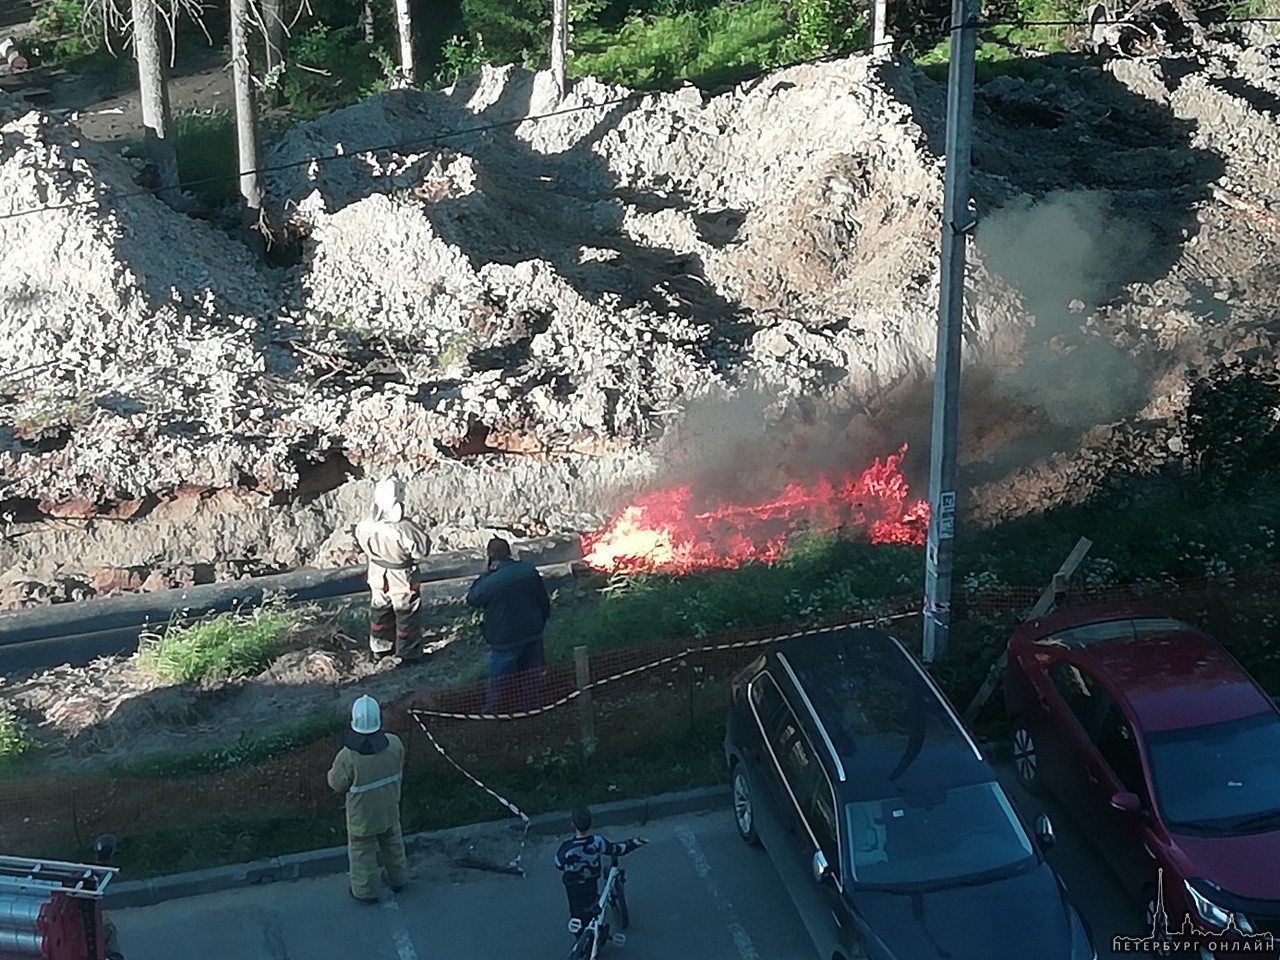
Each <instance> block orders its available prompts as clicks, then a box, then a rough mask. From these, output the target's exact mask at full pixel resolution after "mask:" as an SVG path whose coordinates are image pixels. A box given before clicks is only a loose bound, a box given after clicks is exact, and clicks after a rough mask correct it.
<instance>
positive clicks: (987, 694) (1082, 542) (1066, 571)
mask: <svg viewBox="0 0 1280 960" xmlns="http://www.w3.org/2000/svg"><path fill="white" fill-rule="evenodd" d="M1092 546H1093V541H1092V540H1088V539H1086V538H1085V537H1081V538H1080V539H1079V540H1078V541H1077V542H1076V545H1075V546H1074V547H1072V549H1071V552H1070V553H1069V554H1067V559H1065V560H1063V561H1062V566H1060V567H1059V568H1058V572H1057V573H1055V574H1054V575H1053V579H1052V580H1050V581H1049V585H1048V586H1047V587H1045V588H1044V591H1043V592H1042V593H1041V594H1040V599H1039V600H1037V601H1036V602H1035V605H1034V606H1033V607H1031V609H1030V610H1028V611H1026V613H1024V614H1023V615H1022V616H1021V617H1020V618H1019V619H1020V620H1021V621H1023V622H1026V621H1027V620H1036V619H1038V618H1039V617H1043V616H1044V615H1045V614H1046V613H1048V612H1049V611H1050V610H1051V609H1053V606H1054V604H1056V603H1057V602H1058V600H1059V599H1060V598H1061V597H1062V596H1063V595H1064V594H1065V593H1066V592H1067V587H1068V585H1069V584H1070V582H1071V575H1072V574H1073V573H1075V572H1076V567H1078V566H1080V563H1081V562H1082V561H1083V560H1084V558H1085V555H1086V554H1087V553H1088V552H1089V548H1090V547H1092ZM1008 660H1009V646H1008V644H1007V643H1006V644H1005V648H1004V649H1003V650H1001V651H1000V656H998V657H996V662H995V663H993V664H992V665H991V669H990V670H988V671H987V677H986V679H985V680H983V681H982V686H981V687H979V688H978V692H977V693H976V694H974V696H973V700H972V701H971V702H970V703H969V707H968V709H966V710H965V712H964V722H965V723H966V724H970V723H972V722H973V718H974V717H976V716H977V715H978V711H979V710H981V709H982V707H983V706H984V705H985V704H986V702H987V701H988V700H990V699H991V694H993V693H994V692H995V689H996V687H997V686H999V684H1000V678H1001V677H1002V676H1003V675H1004V668H1005V664H1006V663H1007V662H1008Z"/></svg>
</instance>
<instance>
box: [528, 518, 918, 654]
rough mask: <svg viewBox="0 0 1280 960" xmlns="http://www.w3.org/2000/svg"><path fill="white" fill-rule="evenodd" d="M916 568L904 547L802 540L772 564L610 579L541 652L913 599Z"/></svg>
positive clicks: (552, 632) (557, 621) (635, 642)
mask: <svg viewBox="0 0 1280 960" xmlns="http://www.w3.org/2000/svg"><path fill="white" fill-rule="evenodd" d="M922 564H923V560H922V559H921V552H920V551H919V550H918V549H914V548H911V547H895V546H882V547H871V546H869V545H867V544H862V543H852V542H849V541H846V540H839V539H836V538H835V537H825V536H805V537H802V538H800V539H798V540H796V541H794V542H793V546H792V549H791V551H790V553H789V555H788V556H787V557H786V558H785V559H784V560H782V561H781V562H780V563H778V564H777V565H775V566H772V567H769V566H763V565H751V566H746V567H742V568H740V569H738V570H725V571H712V572H707V573H696V574H691V575H689V576H685V577H669V576H661V575H645V576H637V577H627V578H617V579H615V581H614V582H613V584H612V585H611V586H610V588H609V589H607V590H606V591H605V592H604V593H603V595H602V596H601V598H600V599H599V600H598V601H596V602H594V603H589V604H586V605H584V606H582V607H578V608H569V609H568V610H566V611H565V612H564V614H563V615H560V616H557V617H555V618H553V619H552V621H551V624H550V625H549V627H548V631H547V648H548V655H549V656H551V657H552V658H553V659H563V658H568V657H571V656H572V648H573V647H574V646H576V645H579V644H585V645H587V646H588V647H589V648H590V649H591V650H592V652H600V651H603V650H609V649H615V648H618V647H634V646H643V645H645V644H649V643H654V642H655V641H665V640H683V639H691V640H696V639H699V638H702V637H706V636H709V635H711V634H714V633H721V632H724V631H730V630H746V629H753V628H758V627H769V626H774V625H776V624H784V623H796V622H800V621H804V620H813V619H819V618H822V617H826V616H831V615H833V614H838V613H841V612H843V611H846V610H851V609H857V608H859V607H865V606H867V605H869V604H872V603H876V602H879V601H881V600H883V599H885V598H886V597H896V596H901V595H904V594H908V595H909V594H912V593H913V592H915V590H916V584H917V583H918V582H919V580H920V576H921V567H922Z"/></svg>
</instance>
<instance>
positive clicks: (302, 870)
mask: <svg viewBox="0 0 1280 960" xmlns="http://www.w3.org/2000/svg"><path fill="white" fill-rule="evenodd" d="M729 802H730V794H729V789H728V787H727V786H723V785H722V786H716V787H700V788H698V789H696V790H681V791H679V792H676V793H663V794H659V795H658V796H654V797H644V798H641V799H638V800H619V801H617V802H614V803H602V804H599V805H595V806H592V808H591V812H592V814H593V820H594V823H595V826H598V827H616V826H622V825H629V824H645V823H648V822H650V821H652V820H660V819H663V818H665V817H674V816H681V815H684V814H692V813H706V812H708V811H711V810H719V809H723V808H725V807H728V806H729ZM568 821H569V812H568V811H565V810H562V811H557V812H554V813H543V814H538V815H537V816H535V817H530V818H529V833H530V834H531V835H536V836H549V835H558V834H567V833H568V827H567V824H568ZM516 824H517V821H515V820H512V819H511V818H507V819H505V820H487V821H484V822H482V823H472V824H466V825H464V826H460V827H450V828H448V829H445V830H432V831H428V832H426V833H416V834H412V835H410V836H408V837H405V845H406V846H407V847H408V848H409V849H410V850H411V851H417V850H421V849H423V848H425V847H429V846H433V845H436V844H447V843H451V842H460V841H466V840H468V839H471V838H473V837H476V836H482V835H484V834H489V833H498V832H501V831H504V830H511V829H512V828H513V827H514V826H515V825H516ZM346 869H347V848H346V847H329V848H327V849H324V850H312V851H309V852H307V853H295V854H289V855H288V856H283V857H271V858H268V859H263V860H254V861H252V862H251V863H238V864H231V865H229V866H225V867H212V868H210V869H208V870H195V871H192V872H190V873H178V874H172V875H170V876H166V877H155V878H153V879H150V880H135V881H129V882H124V883H117V884H112V885H111V886H110V887H108V888H107V893H106V897H105V906H106V908H107V909H109V910H124V909H128V908H132V907H151V906H155V905H156V904H159V903H165V902H166V901H169V900H181V899H185V898H188V897H199V896H204V895H205V894H210V893H221V892H223V891H226V890H236V889H241V888H244V887H254V886H260V885H262V884H267V883H285V882H288V881H290V880H305V879H308V878H311V877H323V876H329V875H332V874H337V873H344V872H346Z"/></svg>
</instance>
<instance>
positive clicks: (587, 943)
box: [569, 927, 595, 960]
mask: <svg viewBox="0 0 1280 960" xmlns="http://www.w3.org/2000/svg"><path fill="white" fill-rule="evenodd" d="M594 940H595V934H594V933H593V932H592V930H591V928H590V927H583V928H582V932H581V933H579V934H578V939H577V940H575V941H573V949H572V950H570V951H569V960H589V958H590V956H591V944H592V942H593V941H594Z"/></svg>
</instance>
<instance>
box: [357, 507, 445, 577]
mask: <svg viewBox="0 0 1280 960" xmlns="http://www.w3.org/2000/svg"><path fill="white" fill-rule="evenodd" d="M356 542H357V543H359V544H360V549H361V550H363V551H364V552H365V554H366V555H367V556H368V557H369V586H370V587H371V588H372V589H374V590H383V589H387V588H388V587H390V588H392V589H394V588H396V587H400V588H402V589H409V586H408V585H409V583H410V582H411V580H412V574H413V573H414V571H416V570H417V567H418V563H419V561H421V560H424V559H425V558H426V557H427V556H428V555H429V554H430V553H431V537H429V536H428V535H427V532H426V531H425V530H423V529H422V527H420V526H418V524H417V523H415V522H414V521H413V520H395V521H391V520H381V519H376V518H370V519H368V520H361V521H360V522H359V523H358V524H356Z"/></svg>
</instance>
